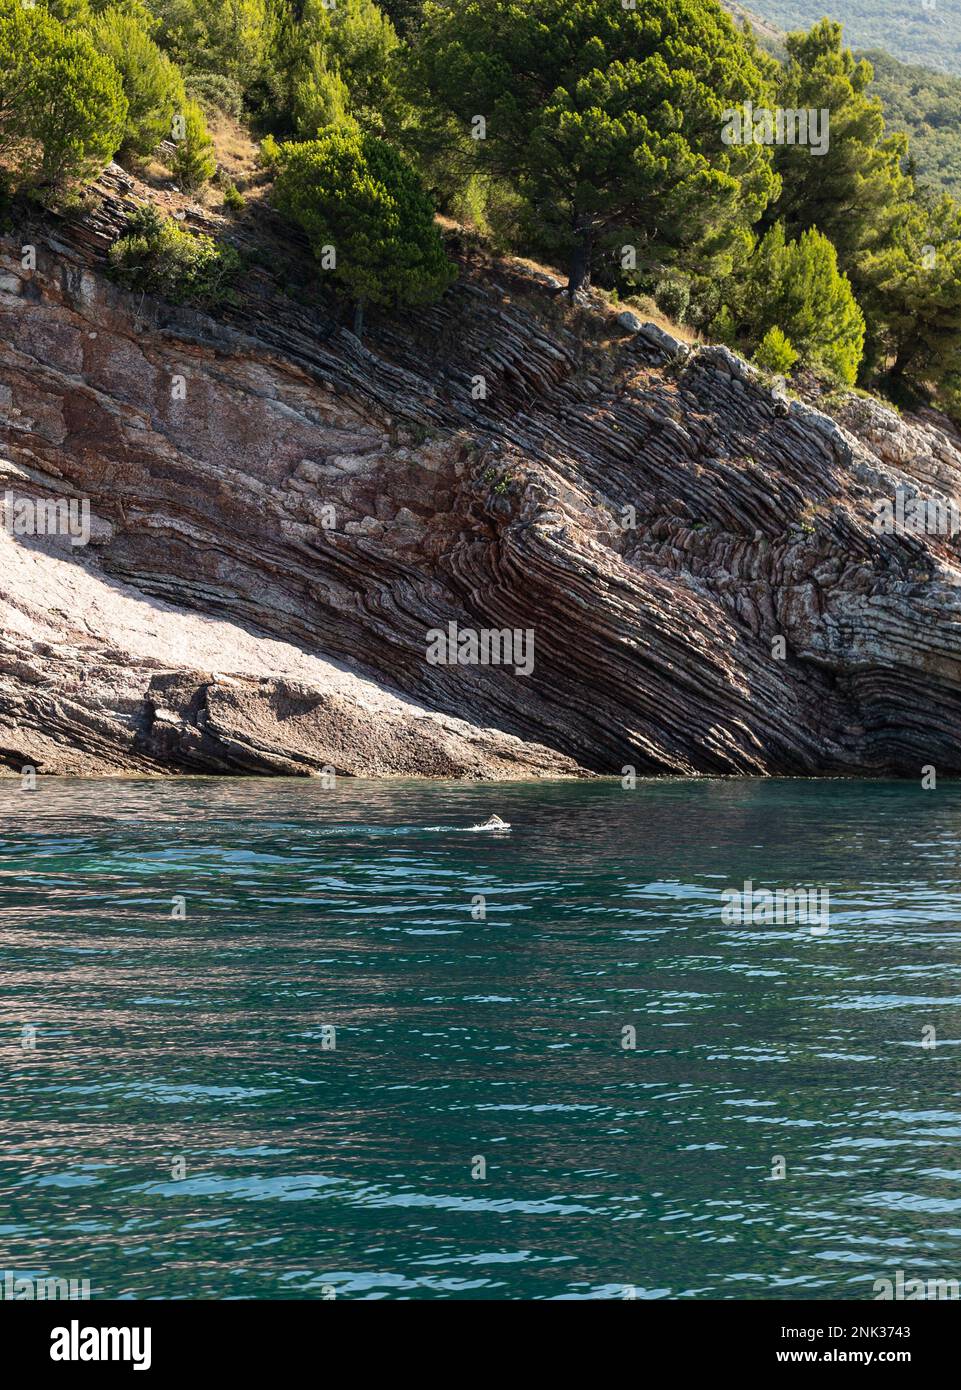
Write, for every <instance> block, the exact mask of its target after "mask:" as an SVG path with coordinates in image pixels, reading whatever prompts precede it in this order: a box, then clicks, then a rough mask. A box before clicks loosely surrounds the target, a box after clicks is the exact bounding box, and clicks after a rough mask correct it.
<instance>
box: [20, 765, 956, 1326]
mask: <svg viewBox="0 0 961 1390" xmlns="http://www.w3.org/2000/svg"><path fill="white" fill-rule="evenodd" d="M492 811H497V812H499V813H500V814H501V815H502V816H503V817H504V818H505V819H506V820H509V821H510V822H511V823H512V826H513V829H512V831H511V832H510V834H502V835H485V834H477V833H471V832H470V831H469V830H468V829H467V827H469V826H471V825H473V824H475V823H476V822H478V821H480V820H483V819H485V818H486V817H487V816H488V815H489V814H490V813H491V812H492ZM959 844H961V787H956V786H950V785H942V786H941V787H939V788H938V790H937V791H928V792H925V791H922V790H921V789H920V787H919V786H909V785H899V784H892V783H887V784H862V783H853V782H844V781H832V782H823V783H811V782H789V781H782V782H766V783H764V782H745V783H738V782H731V781H725V782H712V781H698V782H689V783H682V782H666V783H640V784H639V785H638V786H637V788H636V789H635V790H634V791H625V790H622V788H621V787H620V785H619V784H617V783H616V782H615V783H603V784H593V785H577V784H554V785H551V784H547V785H529V784H525V785H521V784H512V785H508V786H493V787H490V786H487V787H485V786H471V785H462V784H456V785H455V784H451V783H441V784H433V785H424V784H413V783H403V782H399V783H391V782H380V783H373V782H351V781H346V780H341V782H340V783H339V785H338V786H337V788H336V790H325V789H324V788H323V787H322V786H321V785H320V784H319V783H318V782H303V781H293V780H290V781H288V780H282V781H270V782H263V781H254V780H227V779H223V780H221V779H209V780H207V779H202V780H195V781H191V780H175V781H170V782H162V783H160V782H158V783H153V782H140V781H130V782H124V781H107V782H92V781H72V780H54V781H43V780H41V782H40V784H39V785H38V787H37V789H36V790H35V791H24V790H20V788H19V784H18V783H16V782H6V783H4V784H3V787H2V789H0V940H2V954H0V964H2V973H0V1271H2V1270H13V1271H16V1272H17V1273H18V1274H29V1273H35V1274H52V1275H59V1276H61V1277H68V1276H73V1277H87V1278H89V1279H90V1281H91V1286H92V1292H93V1295H94V1296H95V1297H96V1296H100V1297H133V1298H144V1297H157V1296H160V1297H172V1296H183V1297H218V1298H219V1297H258V1298H284V1297H311V1298H320V1297H324V1296H327V1295H328V1294H329V1291H330V1290H333V1291H334V1292H335V1293H336V1296H337V1297H346V1298H384V1297H393V1298H397V1297H415V1298H471V1297H493V1298H587V1297H605V1296H621V1295H622V1293H623V1291H624V1288H625V1286H632V1287H633V1288H634V1289H635V1290H636V1294H637V1296H638V1297H642V1298H647V1297H714V1298H717V1297H722V1298H738V1299H742V1298H762V1297H767V1298H769V1297H777V1298H792V1297H815V1298H871V1297H872V1296H873V1291H872V1287H871V1286H872V1283H873V1281H874V1280H875V1279H877V1278H880V1277H888V1276H890V1277H893V1273H894V1271H896V1270H898V1269H903V1270H905V1271H906V1272H907V1273H908V1274H909V1275H915V1274H923V1275H938V1276H944V1277H951V1276H961V1160H959V1141H961V1084H959V1082H961V1076H959V1062H961V1053H959V1050H958V1049H959V1040H961V1016H959V1015H961V1010H959V1002H961V1001H959V994H961V972H959V957H961V937H959V920H961V889H959V867H961V863H959V860H961V854H959ZM747 878H750V879H752V880H753V881H754V883H755V884H756V885H757V886H758V887H771V888H776V887H793V886H812V887H813V886H816V887H821V888H827V889H828V890H829V891H830V895H831V926H830V930H829V931H828V933H827V934H826V935H823V936H819V935H812V933H811V932H810V930H809V928H808V927H806V926H803V925H799V926H791V925H784V926H776V925H770V926H764V925H756V926H738V925H730V926H729V925H725V924H724V923H723V922H722V920H721V897H720V895H721V891H722V890H723V889H724V888H726V887H732V886H738V885H740V884H741V883H742V882H743V881H744V880H745V879H747ZM478 894H481V895H483V896H484V898H485V900H486V917H485V918H484V919H483V920H481V919H479V918H477V919H475V917H472V912H471V909H472V903H474V902H475V896H476V895H478ZM178 895H182V897H183V898H184V900H185V907H186V916H185V917H184V918H183V919H178V918H176V917H173V916H172V915H171V914H172V912H173V911H174V910H175V909H174V900H175V898H177V897H178ZM476 911H477V907H476V905H475V912H476ZM331 1026H332V1027H333V1028H335V1030H336V1047H335V1048H333V1049H330V1048H325V1046H324V1040H325V1036H329V1035H325V1031H324V1030H325V1029H326V1028H330V1027H331ZM628 1027H632V1028H634V1029H635V1030H636V1046H635V1047H634V1048H633V1049H629V1048H625V1047H624V1046H622V1043H623V1042H624V1041H625V1040H626V1041H630V1034H625V1032H624V1030H625V1028H628ZM931 1027H933V1028H934V1029H935V1036H936V1040H937V1046H936V1047H934V1048H931V1047H926V1046H922V1042H923V1040H924V1037H925V1034H924V1032H923V1030H924V1029H925V1028H931ZM31 1030H35V1034H34V1033H32V1032H31ZM778 1155H780V1156H782V1157H783V1158H784V1160H785V1162H786V1166H787V1175H786V1177H785V1178H784V1180H781V1181H777V1180H773V1179H772V1176H771V1174H772V1163H773V1162H774V1160H775V1157H776V1156H778ZM478 1159H483V1160H484V1161H485V1162H486V1178H477V1177H474V1176H472V1173H473V1172H476V1171H477V1170H478V1169H479V1167H480V1164H479V1163H478V1162H477V1160H478ZM181 1172H184V1175H183V1176H178V1174H180V1173H181Z"/></svg>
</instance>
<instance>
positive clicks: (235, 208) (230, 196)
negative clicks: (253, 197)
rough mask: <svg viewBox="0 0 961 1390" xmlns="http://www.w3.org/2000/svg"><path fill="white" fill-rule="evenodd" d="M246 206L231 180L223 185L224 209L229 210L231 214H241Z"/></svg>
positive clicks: (242, 196)
mask: <svg viewBox="0 0 961 1390" xmlns="http://www.w3.org/2000/svg"><path fill="white" fill-rule="evenodd" d="M246 206H247V204H246V201H245V199H244V195H243V194H242V193H241V191H240V189H239V188H238V187H237V185H236V184H235V183H234V181H233V179H228V180H227V182H226V183H225V184H224V207H227V208H230V211H231V212H243V210H244V208H245V207H246Z"/></svg>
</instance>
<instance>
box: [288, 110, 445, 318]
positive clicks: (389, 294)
mask: <svg viewBox="0 0 961 1390" xmlns="http://www.w3.org/2000/svg"><path fill="white" fill-rule="evenodd" d="M275 196H276V200H277V205H278V207H279V208H280V210H281V211H282V212H283V213H285V214H286V215H287V216H289V217H290V218H291V219H292V220H293V221H295V222H297V223H298V224H299V225H300V226H301V227H303V229H304V231H305V232H306V233H307V236H308V238H309V240H310V243H311V245H312V247H313V248H314V252H315V254H316V255H317V257H318V258H319V259H320V260H321V262H322V264H325V265H327V263H328V260H330V262H331V263H330V264H329V266H328V268H329V270H330V274H331V276H332V278H333V280H334V283H335V285H336V286H337V287H338V288H339V289H340V290H341V291H342V292H343V293H344V294H345V295H347V296H348V297H349V298H350V299H351V300H352V301H353V302H354V304H355V306H356V311H357V312H356V315H355V328H356V331H357V332H360V330H361V328H362V326H363V311H364V307H365V305H367V304H383V305H394V306H399V305H407V304H419V303H426V302H429V301H430V300H432V299H435V298H437V297H438V296H439V295H440V294H442V293H443V291H444V290H445V289H446V287H447V286H448V285H449V284H450V282H451V280H452V278H453V274H454V272H453V267H452V266H451V265H450V263H449V261H448V260H447V258H446V256H445V254H444V248H443V243H442V241H441V238H440V233H439V231H438V229H437V226H436V224H435V222H434V215H433V209H432V207H431V205H430V202H429V200H428V198H427V196H426V194H425V193H424V191H423V188H422V186H421V183H420V180H419V179H418V177H417V175H416V174H415V173H414V171H413V170H412V169H411V168H410V166H409V165H407V164H406V163H405V162H404V160H403V159H402V158H401V157H400V155H398V154H397V153H396V152H395V151H394V150H392V149H391V148H390V146H389V145H387V144H386V143H385V142H384V141H383V140H380V139H378V138H377V137H376V136H373V135H370V134H363V133H361V132H360V131H359V130H357V129H356V128H350V127H347V128H344V127H341V128H339V129H338V128H335V127H331V128H328V129H327V130H326V131H324V132H322V133H321V135H320V137H319V138H318V139H317V140H313V141H309V142H307V143H305V144H287V145H283V146H281V153H280V171H279V174H278V177H277V183H276V187H275ZM331 251H332V252H333V256H332V257H331Z"/></svg>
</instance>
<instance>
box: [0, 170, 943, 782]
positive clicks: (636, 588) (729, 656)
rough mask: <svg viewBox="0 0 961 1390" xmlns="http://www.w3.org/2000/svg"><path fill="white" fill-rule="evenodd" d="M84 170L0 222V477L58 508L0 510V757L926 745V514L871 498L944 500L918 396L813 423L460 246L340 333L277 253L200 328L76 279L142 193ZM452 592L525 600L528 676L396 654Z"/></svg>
mask: <svg viewBox="0 0 961 1390" xmlns="http://www.w3.org/2000/svg"><path fill="white" fill-rule="evenodd" d="M101 191H102V192H103V193H104V195H105V200H104V202H103V204H102V206H101V207H100V208H99V210H98V211H97V212H96V213H94V214H92V215H87V216H85V217H84V218H83V219H80V220H77V221H75V222H73V223H70V224H64V225H58V226H56V227H54V228H50V227H47V228H40V229H34V230H33V231H32V232H28V231H27V230H24V229H21V230H19V231H18V234H17V235H16V236H13V237H7V238H6V239H5V240H4V242H3V244H2V250H3V256H2V264H0V455H2V457H3V458H4V459H5V460H7V462H6V463H5V464H4V465H3V468H4V477H2V478H0V491H4V490H7V489H10V490H12V491H13V492H14V493H15V494H16V495H18V496H20V495H25V496H33V497H48V498H49V497H74V498H86V499H89V502H90V506H91V509H92V514H93V517H92V523H91V543H90V544H89V545H87V546H84V547H73V546H71V545H70V543H69V541H62V540H58V541H56V542H55V541H51V540H44V541H41V540H40V539H31V538H27V537H11V536H6V535H5V536H3V537H2V541H3V556H2V558H3V566H2V570H0V761H2V762H3V763H5V764H6V765H7V766H8V767H11V768H19V767H20V766H21V765H23V764H24V763H30V764H33V765H36V766H37V767H38V769H39V770H40V771H48V772H71V773H73V772H85V773H103V772H108V771H124V770H130V771H144V772H157V771H213V772H224V771H230V772H266V773H274V772H283V773H291V772H304V773H307V772H316V771H318V770H319V769H320V768H322V767H324V766H328V765H330V766H334V767H336V768H337V769H339V770H342V771H348V772H361V773H368V774H370V775H386V774H390V773H398V774H408V775H420V774H425V775H444V776H489V777H504V776H529V775H533V774H535V773H540V774H543V775H564V774H570V773H577V772H578V771H582V772H583V771H590V772H600V773H620V772H621V769H622V768H623V767H624V766H625V765H630V766H633V767H635V768H636V769H637V771H638V773H639V774H643V773H681V774H692V773H750V774H762V773H786V774H795V773H799V774H808V773H843V772H848V773H869V774H880V773H885V772H896V773H901V774H905V775H919V774H920V769H921V767H922V766H923V765H926V764H933V765H935V766H936V767H937V768H938V769H939V771H943V772H945V773H947V772H958V771H959V770H961V698H959V695H961V666H959V640H958V638H959V632H961V626H959V624H961V591H959V582H961V563H959V552H958V547H957V543H956V540H955V539H953V538H951V537H937V536H912V535H879V534H877V533H876V531H875V529H874V527H873V518H874V504H875V502H876V501H877V500H878V499H880V498H893V496H894V493H895V490H896V489H898V488H901V489H902V490H905V489H906V490H907V491H908V492H909V493H910V492H912V491H913V492H916V493H923V494H924V495H926V496H933V495H938V496H942V497H944V498H952V499H955V500H959V499H961V443H959V441H958V439H957V437H956V436H955V435H954V433H953V431H951V430H950V428H949V427H948V426H947V425H945V424H944V422H939V421H938V420H937V419H936V418H934V417H932V418H931V419H927V418H926V419H925V420H901V419H899V418H898V417H897V416H896V415H895V414H894V413H893V412H891V411H887V410H884V409H883V408H881V407H880V406H877V405H875V404H874V403H872V402H868V401H864V400H861V399H860V398H857V397H851V398H850V400H849V401H848V402H847V403H845V404H844V406H843V409H841V410H840V411H837V412H835V413H836V414H837V416H838V418H837V420H835V419H831V418H829V417H828V416H826V415H824V414H821V413H819V412H818V411H817V410H815V409H814V408H813V407H811V406H808V405H805V404H803V403H801V402H799V401H795V400H791V401H787V400H786V399H784V398H783V396H781V395H780V393H778V392H777V391H776V390H774V391H772V388H771V384H770V383H768V382H765V381H764V380H763V379H762V378H761V377H760V376H759V374H758V373H757V372H756V371H755V370H754V369H753V368H751V367H749V366H748V365H746V364H745V363H743V362H741V361H740V359H738V358H737V357H736V356H735V355H734V354H732V353H730V352H728V351H727V350H726V349H724V348H702V349H700V350H695V351H693V352H692V351H690V350H689V349H688V347H687V345H686V344H679V343H678V342H677V340H675V339H673V338H671V337H670V335H668V334H664V333H662V332H660V331H659V330H655V331H643V330H638V329H637V326H636V325H635V324H633V323H628V322H627V321H626V320H625V321H624V322H623V323H621V322H618V320H617V316H616V315H615V314H613V313H607V314H606V317H605V315H604V314H602V312H601V309H600V307H595V308H594V309H592V310H590V311H589V310H584V311H582V318H583V322H582V324H581V325H580V329H579V332H578V333H575V332H573V331H571V326H570V324H569V323H568V324H567V325H566V326H565V324H564V323H563V322H562V321H561V317H562V314H561V310H560V309H559V307H558V306H557V304H556V301H555V300H553V298H552V297H551V296H550V295H549V294H548V293H547V292H546V291H545V290H544V288H543V287H542V286H541V285H540V284H539V283H538V281H537V279H536V278H535V277H533V276H531V275H530V274H528V273H526V272H524V271H522V270H521V269H520V268H519V267H516V266H511V265H502V266H499V267H491V266H490V265H487V264H480V263H476V264H474V263H472V262H471V259H470V257H468V258H467V259H466V260H465V263H464V266H463V273H462V276H461V280H460V283H459V284H458V285H457V286H456V287H455V288H454V289H452V290H451V291H450V292H449V293H448V294H447V295H446V296H445V298H444V299H443V301H442V302H441V303H440V304H439V305H437V306H435V307H434V308H432V309H430V310H427V311H423V312H418V313H417V314H411V315H407V316H404V317H403V318H398V319H395V320H393V321H387V320H384V321H382V322H374V323H373V324H372V325H371V328H370V336H369V339H368V340H366V341H365V342H364V343H363V344H361V343H359V342H358V341H357V340H356V339H355V338H354V337H353V335H352V334H350V333H349V332H347V331H346V330H345V329H343V328H340V327H337V325H336V324H335V323H333V322H332V321H331V320H330V318H329V316H328V315H326V314H325V313H324V312H322V311H321V310H320V309H318V308H315V307H312V306H311V305H310V304H308V303H305V302H303V300H304V299H305V296H304V294H303V293H302V292H301V289H300V287H299V285H298V284H296V283H292V272H291V269H290V266H291V264H293V265H294V266H296V259H297V256H298V255H299V256H301V257H302V258H303V264H302V276H303V283H307V281H308V279H309V277H310V276H311V275H312V273H313V272H312V270H311V269H310V266H309V264H308V261H307V259H306V253H305V252H303V251H302V249H300V248H298V247H297V246H296V245H294V246H293V247H292V250H291V253H290V254H291V258H292V259H291V261H288V262H287V264H286V266H285V267H281V268H279V269H277V270H275V271H273V272H271V271H270V270H269V269H264V268H261V269H257V270H256V271H251V272H250V274H249V275H248V277H247V280H246V282H245V285H244V298H243V303H242V305H241V306H240V307H238V308H237V309H232V310H229V311H224V312H223V313H219V314H218V316H217V318H216V319H213V318H210V317H207V316H205V315H203V314H200V313H197V312H195V311H192V310H189V309H177V308H173V307H170V306H164V305H160V304H157V303H151V302H149V301H148V302H146V303H145V302H143V301H142V300H141V298H140V296H131V295H129V294H127V293H125V292H123V291H121V290H120V289H118V288H117V287H116V286H114V285H113V284H112V283H111V282H110V281H109V280H108V279H107V278H105V276H104V275H103V273H102V261H103V257H104V255H105V252H106V248H107V247H108V245H109V244H110V241H111V240H112V239H113V237H115V236H116V235H117V232H118V230H119V228H120V226H121V225H122V221H123V215H124V211H125V208H126V207H129V206H130V205H131V203H132V201H133V200H134V199H135V198H136V197H137V196H138V195H140V194H142V191H143V190H142V189H141V188H140V187H139V186H137V185H135V184H134V182H133V181H132V180H130V179H129V178H128V177H127V176H125V175H123V174H122V172H121V171H119V170H117V169H116V168H113V169H111V170H110V171H109V172H108V174H107V176H106V177H105V179H104V180H103V183H102V186H101ZM25 241H30V242H31V243H34V242H35V243H36V245H37V248H38V261H37V266H36V268H35V269H24V268H23V265H22V254H21V247H22V244H23V243H24V242H25ZM285 279H286V280H287V282H288V289H289V293H288V294H286V295H285V294H283V293H282V292H281V289H282V287H281V286H279V285H278V283H277V282H278V280H280V281H283V280H285ZM552 319H553V320H554V321H553V322H552ZM479 378H483V386H484V388H486V396H485V395H483V394H479V392H478V379H479ZM450 623H456V624H457V625H458V627H459V629H461V630H463V629H471V630H480V629H511V630H514V629H517V630H519V631H522V632H526V631H528V630H532V631H533V633H534V644H535V660H534V665H533V670H532V671H531V673H530V674H529V675H526V676H523V675H519V674H515V672H514V671H513V670H511V669H509V668H506V667H503V666H499V667H498V666H476V665H475V666H457V665H450V666H444V665H436V664H431V663H430V662H428V661H427V659H426V651H427V647H428V640H429V639H428V634H429V632H430V631H431V630H433V629H444V630H446V629H447V625H448V624H450Z"/></svg>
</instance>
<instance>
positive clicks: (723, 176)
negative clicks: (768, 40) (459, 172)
mask: <svg viewBox="0 0 961 1390" xmlns="http://www.w3.org/2000/svg"><path fill="white" fill-rule="evenodd" d="M415 57H416V69H415V76H416V79H417V81H419V82H420V84H421V85H422V87H423V88H425V89H426V90H427V91H429V92H430V93H431V94H432V96H433V97H434V99H435V100H436V101H438V102H439V103H441V104H442V106H443V107H444V108H445V109H446V110H447V111H450V112H452V113H453V114H454V115H455V116H456V117H457V118H458V120H459V121H460V123H461V125H462V128H463V129H465V130H468V131H470V132H471V133H472V134H474V135H476V136H477V137H478V138H476V140H475V142H474V146H475V151H476V156H477V161H478V164H479V166H480V167H481V168H483V169H485V170H486V171H488V172H490V173H492V174H494V175H496V176H500V177H506V178H509V179H511V180H513V181H514V182H515V183H516V185H517V186H518V188H519V189H520V190H521V191H522V192H523V194H524V196H525V198H526V199H527V201H528V204H529V206H530V208H531V209H532V211H533V212H534V214H535V217H536V219H537V221H538V223H539V226H540V229H541V233H542V235H543V237H544V238H545V239H546V238H548V237H550V238H551V239H552V240H553V241H554V242H555V244H556V246H557V249H558V251H563V252H565V253H566V255H567V257H568V263H569V268H570V269H569V289H570V292H571V293H572V294H573V292H574V291H575V290H576V288H577V287H578V285H579V284H581V283H583V282H584V281H585V280H586V279H588V278H589V275H590V270H591V264H592V261H593V259H594V257H595V252H596V250H597V247H598V245H599V243H605V242H606V243H607V244H608V245H609V246H614V245H616V244H618V242H620V243H622V244H625V245H632V246H634V247H635V248H636V250H637V258H638V262H639V263H640V262H641V261H648V262H650V261H657V260H658V259H659V258H660V259H666V260H668V261H669V260H671V259H672V258H673V257H675V256H676V255H677V254H678V253H681V254H682V255H683V253H685V252H687V253H688V254H689V256H690V257H691V258H692V259H694V258H695V256H696V259H697V261H698V262H699V263H700V265H702V266H704V265H706V264H710V265H715V266H717V267H719V268H721V269H724V268H730V265H731V264H732V263H733V258H734V257H735V255H736V254H737V253H738V252H739V251H740V249H741V248H742V247H743V244H744V236H745V233H746V230H747V228H748V227H749V226H750V224H751V223H752V222H753V221H754V220H755V219H756V218H757V216H758V215H759V213H760V212H761V211H762V210H763V208H764V206H765V205H766V203H767V201H768V199H769V198H770V197H771V196H772V194H773V193H774V192H776V186H777V185H776V179H775V176H774V174H773V171H772V168H771V154H770V151H769V150H767V149H764V148H763V147H757V146H753V147H748V146H745V145H737V144H733V145H725V144H724V143H723V141H722V138H721V131H722V127H723V116H724V112H725V109H726V108H731V107H734V106H735V105H739V104H740V103H742V102H743V101H745V100H747V99H752V100H754V101H761V100H763V99H764V98H765V97H766V96H768V95H769V94H770V88H769V86H768V82H767V79H766V77H765V76H764V74H763V73H762V71H761V69H760V68H759V66H758V65H757V64H756V63H755V62H754V60H753V58H752V56H751V53H750V49H749V45H748V44H747V43H746V42H745V40H744V39H743V38H742V37H741V36H740V35H739V34H738V33H737V32H736V31H735V29H734V27H733V25H732V23H731V21H730V20H729V19H728V17H727V16H726V15H725V14H724V13H723V11H722V10H721V9H720V7H719V6H718V5H717V4H716V3H714V0H649V3H645V4H643V5H639V6H638V7H637V9H635V10H630V9H625V8H623V7H621V6H619V5H615V4H613V3H611V0H527V3H525V4H523V5H519V4H516V3H514V0H463V3H459V4H457V5H440V4H428V5H426V6H425V10H424V18H423V23H422V26H421V27H420V29H419V30H418V32H417V35H416V43H415Z"/></svg>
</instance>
